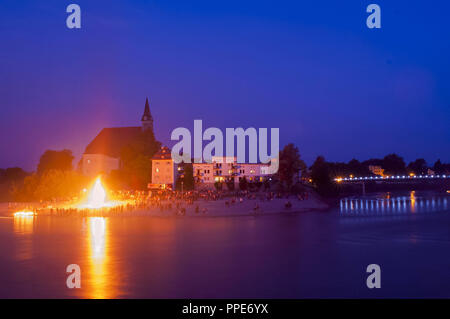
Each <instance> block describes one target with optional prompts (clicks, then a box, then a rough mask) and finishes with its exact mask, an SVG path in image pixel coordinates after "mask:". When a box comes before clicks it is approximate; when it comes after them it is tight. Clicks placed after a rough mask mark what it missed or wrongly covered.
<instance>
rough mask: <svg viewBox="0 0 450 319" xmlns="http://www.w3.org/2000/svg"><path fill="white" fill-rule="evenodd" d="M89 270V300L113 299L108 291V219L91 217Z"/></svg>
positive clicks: (89, 222) (89, 220) (89, 221)
mask: <svg viewBox="0 0 450 319" xmlns="http://www.w3.org/2000/svg"><path fill="white" fill-rule="evenodd" d="M88 224H89V233H88V234H89V237H88V241H89V246H90V247H89V248H90V258H89V269H88V270H87V275H88V282H89V284H88V286H89V289H88V298H94V299H99V298H101V299H103V298H108V297H112V296H111V295H110V294H109V293H113V292H109V291H108V289H107V288H108V279H112V278H108V277H109V276H110V274H109V272H108V267H107V265H108V264H109V262H108V258H107V257H108V254H107V251H106V248H107V236H106V232H107V228H106V219H105V218H103V217H89V218H88Z"/></svg>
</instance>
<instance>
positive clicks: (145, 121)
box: [141, 98, 153, 132]
mask: <svg viewBox="0 0 450 319" xmlns="http://www.w3.org/2000/svg"><path fill="white" fill-rule="evenodd" d="M141 122H142V130H143V131H146V130H152V132H153V117H152V114H151V113H150V105H149V103H148V98H147V99H146V100H145V109H144V114H143V115H142V118H141Z"/></svg>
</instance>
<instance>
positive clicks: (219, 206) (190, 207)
mask: <svg viewBox="0 0 450 319" xmlns="http://www.w3.org/2000/svg"><path fill="white" fill-rule="evenodd" d="M330 207H331V206H330V205H329V204H328V203H326V202H324V201H323V200H322V199H321V198H320V197H319V196H318V195H316V194H315V193H309V194H308V196H307V198H303V199H301V198H299V197H297V196H293V195H291V196H284V197H282V198H271V199H264V198H261V197H260V198H258V197H255V198H253V197H252V198H243V197H225V198H221V199H217V200H205V199H199V200H196V201H193V202H189V201H183V200H162V201H160V202H158V205H142V204H141V205H129V204H125V205H122V206H119V207H107V208H103V209H74V208H70V206H69V207H68V206H67V205H66V204H64V205H61V206H58V205H53V206H52V207H51V208H46V207H42V205H41V204H38V203H2V204H0V215H1V216H13V215H14V213H15V212H17V211H24V210H26V211H34V212H35V213H36V214H37V215H46V216H48V215H53V216H77V215H81V216H158V217H165V216H167V217H170V216H184V217H206V216H209V217H222V216H247V215H270V214H279V213H301V212H308V211H325V210H327V209H329V208H330Z"/></svg>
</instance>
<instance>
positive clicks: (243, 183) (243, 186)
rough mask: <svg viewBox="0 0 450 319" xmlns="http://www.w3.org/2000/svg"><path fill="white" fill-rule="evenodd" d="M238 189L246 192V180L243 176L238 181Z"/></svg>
mask: <svg viewBox="0 0 450 319" xmlns="http://www.w3.org/2000/svg"><path fill="white" fill-rule="evenodd" d="M239 189H240V190H241V191H245V190H247V178H245V176H244V177H242V178H241V179H240V180H239Z"/></svg>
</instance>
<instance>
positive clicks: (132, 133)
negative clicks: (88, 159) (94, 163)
mask: <svg viewBox="0 0 450 319" xmlns="http://www.w3.org/2000/svg"><path fill="white" fill-rule="evenodd" d="M141 132H142V128H141V127H140V126H136V127H112V128H104V129H103V130H101V131H100V133H99V134H98V135H97V136H96V137H95V138H94V140H93V141H92V142H91V143H90V144H89V145H88V146H87V147H86V150H85V151H84V154H102V155H107V156H110V157H115V158H118V157H120V151H121V150H122V148H123V147H124V146H126V145H128V144H130V143H132V142H133V141H135V140H136V139H137V138H138V137H139V135H140V134H141Z"/></svg>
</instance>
